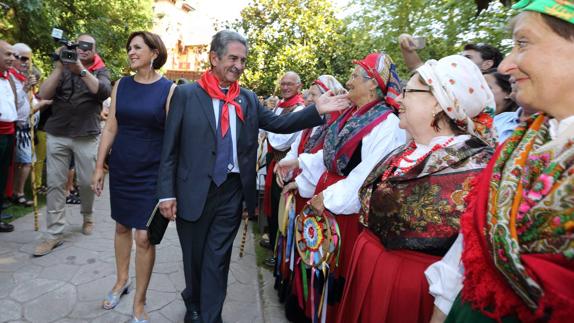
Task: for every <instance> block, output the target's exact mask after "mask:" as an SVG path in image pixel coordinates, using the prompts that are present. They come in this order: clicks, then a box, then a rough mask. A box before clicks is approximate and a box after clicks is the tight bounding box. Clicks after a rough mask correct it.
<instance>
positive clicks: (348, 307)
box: [337, 55, 494, 322]
mask: <svg viewBox="0 0 574 323" xmlns="http://www.w3.org/2000/svg"><path fill="white" fill-rule="evenodd" d="M397 102H398V103H399V105H400V108H399V118H400V127H401V128H403V129H405V130H407V132H408V133H409V134H410V135H411V137H412V139H411V140H410V141H409V142H408V143H407V144H405V145H403V146H401V147H399V148H397V149H395V150H394V151H393V152H392V153H390V154H389V155H388V156H386V157H385V158H384V159H383V160H382V161H381V162H380V163H379V164H378V165H377V166H376V167H375V168H374V170H373V171H372V172H371V173H370V175H369V176H368V177H367V179H366V180H365V182H364V183H363V185H362V188H361V190H360V194H359V196H360V199H361V204H362V210H361V223H363V224H364V225H365V226H366V227H367V229H366V230H364V231H363V232H362V233H361V234H360V236H359V237H358V238H357V240H356V242H355V244H354V247H353V256H352V259H351V261H350V265H349V266H348V271H347V272H346V275H345V276H346V278H347V280H346V282H345V287H344V295H343V299H342V301H341V304H340V307H341V308H340V309H339V313H338V317H337V321H338V322H428V321H429V319H430V317H431V314H432V310H433V301H432V297H431V296H430V295H429V294H428V285H427V284H426V280H425V276H424V270H425V269H426V268H427V267H428V266H429V265H430V264H432V263H433V262H436V261H439V260H440V257H441V256H442V255H444V254H445V253H446V251H447V250H448V249H449V247H450V246H451V244H452V243H453V241H454V240H455V238H456V236H457V234H458V230H459V216H460V214H461V212H462V211H464V209H465V203H464V198H465V196H466V194H467V193H468V190H469V188H470V183H471V180H472V178H473V177H474V176H476V175H477V174H478V173H479V172H480V171H481V170H482V169H483V168H484V167H485V166H486V163H488V160H489V159H490V156H491V155H492V148H491V147H490V146H489V145H488V144H487V143H486V142H485V140H484V139H485V138H484V133H483V132H482V130H484V127H477V122H475V120H480V121H481V122H482V121H484V120H485V119H488V118H490V119H491V117H489V116H488V115H487V114H486V113H485V110H486V111H490V110H492V109H493V108H494V97H493V95H492V92H491V91H490V89H489V88H488V85H487V84H486V81H485V80H484V77H483V76H482V74H481V72H480V70H479V69H478V67H477V66H476V65H475V64H474V63H472V62H471V61H470V60H469V59H467V58H465V57H463V56H460V55H456V56H448V57H445V58H443V59H441V60H439V61H436V60H429V61H427V62H426V63H425V64H424V65H422V66H420V67H419V68H417V69H416V73H415V74H414V75H413V76H412V77H411V78H410V80H409V81H408V83H407V85H406V87H405V88H404V89H403V92H402V95H401V96H400V97H399V98H398V99H397ZM479 128H480V129H482V130H480V129H479Z"/></svg>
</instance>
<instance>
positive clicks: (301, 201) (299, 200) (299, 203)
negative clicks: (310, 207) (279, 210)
mask: <svg viewBox="0 0 574 323" xmlns="http://www.w3.org/2000/svg"><path fill="white" fill-rule="evenodd" d="M309 200H310V199H308V198H304V197H301V195H299V193H296V194H295V214H300V213H301V211H303V208H304V207H305V205H307V202H308V201H309Z"/></svg>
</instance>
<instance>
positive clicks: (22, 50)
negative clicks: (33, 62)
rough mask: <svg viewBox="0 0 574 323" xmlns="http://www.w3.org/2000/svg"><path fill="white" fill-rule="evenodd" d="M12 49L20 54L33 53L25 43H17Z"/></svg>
mask: <svg viewBox="0 0 574 323" xmlns="http://www.w3.org/2000/svg"><path fill="white" fill-rule="evenodd" d="M12 49H14V51H15V52H16V53H18V54H22V53H32V48H30V46H28V45H26V44H24V43H16V44H14V45H12Z"/></svg>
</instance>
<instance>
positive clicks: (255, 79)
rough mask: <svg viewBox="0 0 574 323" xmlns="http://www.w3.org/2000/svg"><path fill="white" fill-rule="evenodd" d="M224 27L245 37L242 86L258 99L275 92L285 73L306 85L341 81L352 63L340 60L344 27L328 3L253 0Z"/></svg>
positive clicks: (294, 0)
mask: <svg viewBox="0 0 574 323" xmlns="http://www.w3.org/2000/svg"><path fill="white" fill-rule="evenodd" d="M226 27H230V28H232V29H235V30H238V31H239V32H242V33H243V34H244V35H245V36H247V39H248V40H249V47H250V48H249V59H248V62H247V69H246V71H245V73H244V74H243V79H242V82H243V84H245V85H246V86H247V87H250V88H252V89H254V90H255V91H256V92H257V93H259V94H261V95H269V94H271V93H274V92H276V84H277V80H278V78H279V77H281V76H282V74H283V73H284V72H286V71H288V70H292V71H295V72H297V73H299V74H300V75H301V78H302V81H303V83H304V84H305V86H308V84H309V82H311V81H313V80H314V79H315V78H317V77H318V76H319V75H321V74H332V75H334V76H336V77H339V79H340V80H341V81H342V80H344V78H346V77H347V76H348V69H349V66H350V61H344V60H346V56H345V55H343V54H342V53H343V52H344V51H345V50H346V48H344V47H343V46H341V45H342V43H341V42H342V41H343V34H344V30H345V27H344V25H343V21H342V20H340V19H338V18H337V17H336V16H335V9H334V7H333V5H332V3H331V1H328V0H254V1H253V2H252V3H251V4H250V5H249V6H248V7H246V8H245V9H243V10H242V12H241V18H240V19H239V20H237V21H235V22H233V23H231V24H229V25H228V26H226ZM342 60H343V61H342ZM341 77H343V79H341Z"/></svg>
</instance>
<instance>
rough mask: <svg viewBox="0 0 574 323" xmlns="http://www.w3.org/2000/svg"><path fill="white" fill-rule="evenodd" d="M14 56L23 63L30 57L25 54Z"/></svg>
mask: <svg viewBox="0 0 574 323" xmlns="http://www.w3.org/2000/svg"><path fill="white" fill-rule="evenodd" d="M14 57H16V58H17V59H19V60H20V62H23V63H26V62H27V61H29V60H30V57H26V56H20V55H14Z"/></svg>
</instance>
